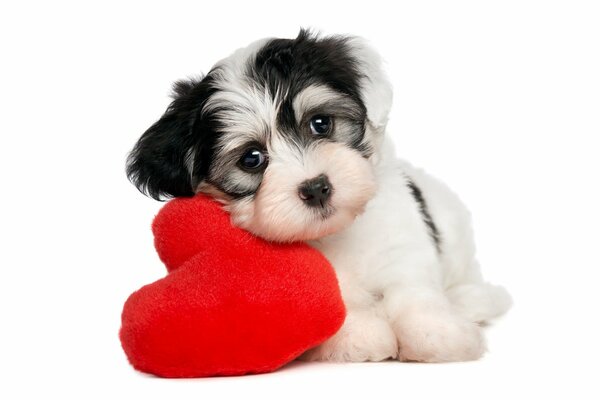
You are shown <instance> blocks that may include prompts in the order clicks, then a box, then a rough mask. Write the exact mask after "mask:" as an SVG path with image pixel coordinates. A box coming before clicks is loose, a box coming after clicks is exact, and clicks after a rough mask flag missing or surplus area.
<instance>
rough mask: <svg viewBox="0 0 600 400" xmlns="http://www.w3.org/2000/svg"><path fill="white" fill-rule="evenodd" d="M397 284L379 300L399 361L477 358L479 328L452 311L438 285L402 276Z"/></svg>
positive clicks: (480, 351)
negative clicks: (394, 340) (397, 342)
mask: <svg viewBox="0 0 600 400" xmlns="http://www.w3.org/2000/svg"><path fill="white" fill-rule="evenodd" d="M397 282H398V281H397ZM401 282H402V283H401V284H400V283H396V284H392V285H390V286H388V287H387V288H386V290H385V291H384V299H383V301H384V305H385V307H386V310H387V312H388V315H389V317H390V320H391V322H392V328H393V329H394V332H395V333H396V335H397V337H398V341H399V344H400V350H399V359H400V360H410V361H423V362H447V361H468V360H475V359H478V358H479V357H481V355H482V354H483V353H484V351H485V343H484V339H483V336H482V332H481V328H480V327H479V326H478V325H477V324H475V323H473V322H471V321H469V320H468V319H467V318H465V317H464V316H463V315H461V314H459V313H458V312H457V311H456V310H455V309H454V307H453V306H452V305H451V304H450V302H449V301H448V298H447V297H446V295H445V293H444V291H443V289H442V288H441V285H438V284H435V283H434V282H432V281H431V280H430V281H426V280H412V281H411V280H410V279H408V278H407V277H406V276H405V277H404V279H402V281H401Z"/></svg>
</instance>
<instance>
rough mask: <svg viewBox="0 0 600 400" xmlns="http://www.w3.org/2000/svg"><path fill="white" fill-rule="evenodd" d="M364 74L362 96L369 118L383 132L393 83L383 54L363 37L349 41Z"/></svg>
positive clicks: (377, 129) (376, 128)
mask: <svg viewBox="0 0 600 400" xmlns="http://www.w3.org/2000/svg"><path fill="white" fill-rule="evenodd" d="M348 44H349V45H350V47H351V49H352V52H353V55H354V57H356V59H357V60H358V65H359V68H360V69H361V72H362V74H363V77H362V79H361V97H362V100H363V102H364V103H365V107H366V108H367V119H368V120H369V122H370V123H371V125H372V126H373V128H375V130H376V131H378V132H382V131H383V130H384V129H385V126H386V125H387V121H388V115H389V113H390V109H391V107H392V85H391V84H390V82H389V80H388V77H387V74H386V73H385V70H384V68H383V61H382V59H381V56H380V55H379V54H378V53H377V51H375V50H374V49H373V47H372V46H371V45H370V44H369V43H368V42H367V41H366V40H365V39H363V38H360V37H351V38H350V40H349V41H348Z"/></svg>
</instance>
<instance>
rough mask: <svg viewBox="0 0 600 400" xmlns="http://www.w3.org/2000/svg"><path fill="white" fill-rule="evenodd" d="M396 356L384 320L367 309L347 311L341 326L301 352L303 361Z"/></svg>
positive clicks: (344, 360)
mask: <svg viewBox="0 0 600 400" xmlns="http://www.w3.org/2000/svg"><path fill="white" fill-rule="evenodd" d="M397 356H398V341H397V339H396V335H395V334H394V331H393V330H392V328H391V326H390V325H389V323H388V321H386V320H384V319H382V318H379V317H378V316H376V315H375V314H374V313H370V312H360V313H357V312H353V313H349V314H348V316H347V317H346V321H345V322H344V325H343V326H342V328H341V329H340V330H339V331H338V333H336V334H335V335H334V336H333V337H331V338H330V339H329V340H327V341H326V342H325V343H323V344H322V345H320V346H318V347H316V348H314V349H311V350H309V351H307V352H306V353H304V354H303V355H302V356H301V357H300V359H301V360H305V361H333V362H348V361H349V362H363V361H382V360H385V359H388V358H396V357H397Z"/></svg>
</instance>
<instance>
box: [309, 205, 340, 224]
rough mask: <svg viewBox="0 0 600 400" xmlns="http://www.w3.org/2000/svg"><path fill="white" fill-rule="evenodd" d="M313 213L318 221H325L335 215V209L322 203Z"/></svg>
mask: <svg viewBox="0 0 600 400" xmlns="http://www.w3.org/2000/svg"><path fill="white" fill-rule="evenodd" d="M313 212H314V214H315V216H316V217H317V218H318V219H320V220H321V221H324V220H326V219H329V218H330V217H331V216H333V215H334V214H335V208H334V207H333V206H331V205H329V204H326V203H321V204H320V207H319V208H316V209H314V208H313Z"/></svg>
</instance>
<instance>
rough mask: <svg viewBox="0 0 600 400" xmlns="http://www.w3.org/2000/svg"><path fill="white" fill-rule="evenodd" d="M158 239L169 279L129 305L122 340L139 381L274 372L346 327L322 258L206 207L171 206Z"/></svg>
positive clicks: (205, 203)
mask: <svg viewBox="0 0 600 400" xmlns="http://www.w3.org/2000/svg"><path fill="white" fill-rule="evenodd" d="M153 231H154V235H155V245H156V249H157V251H158V253H159V256H160V258H161V259H162V260H163V262H164V263H165V265H166V266H167V269H168V270H169V271H170V273H169V274H168V275H167V276H166V277H165V278H163V279H161V280H159V281H157V282H154V283H152V284H150V285H147V286H144V287H142V288H141V289H140V290H138V291H137V292H135V293H133V294H132V295H131V296H130V297H129V299H128V300H127V302H126V303H125V307H124V309H123V314H122V326H121V331H120V337H121V343H122V345H123V349H124V350H125V353H126V354H127V357H128V358H129V361H130V362H131V364H132V365H133V366H134V367H135V368H136V369H138V370H140V371H144V372H150V373H152V374H155V375H159V376H164V377H202V376H215V375H242V374H247V373H260V372H269V371H273V370H275V369H277V368H279V367H281V366H282V365H284V364H286V363H288V362H289V361H291V360H293V359H294V358H296V357H297V356H299V355H300V354H302V353H303V352H304V351H306V350H307V349H309V348H311V347H314V346H316V345H318V344H319V343H321V342H323V341H324V340H326V339H327V338H329V337H330V336H332V335H333V334H334V333H335V332H336V331H337V330H338V329H339V328H340V326H341V325H342V323H343V321H344V318H345V308H344V305H343V302H342V299H341V296H340V291H339V287H338V283H337V280H336V277H335V273H334V271H333V269H332V268H331V265H330V264H329V263H328V261H327V260H326V259H325V258H324V257H323V256H322V255H321V254H320V253H319V252H318V251H316V250H314V249H313V248H311V247H309V246H308V245H306V244H303V243H298V244H285V245H284V244H273V243H269V242H266V241H264V240H262V239H260V238H257V237H255V236H252V235H251V234H249V233H248V232H246V231H243V230H241V229H238V228H235V227H233V226H231V223H230V220H229V216H228V214H227V213H226V212H224V211H223V210H222V209H221V207H220V205H219V204H217V203H216V202H214V201H213V200H211V199H209V198H207V197H204V196H201V195H198V196H196V197H194V198H186V199H176V200H172V201H171V202H169V203H167V205H166V206H165V207H163V209H162V210H161V211H160V213H159V214H158V215H157V217H156V218H155V221H154V223H153Z"/></svg>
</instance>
